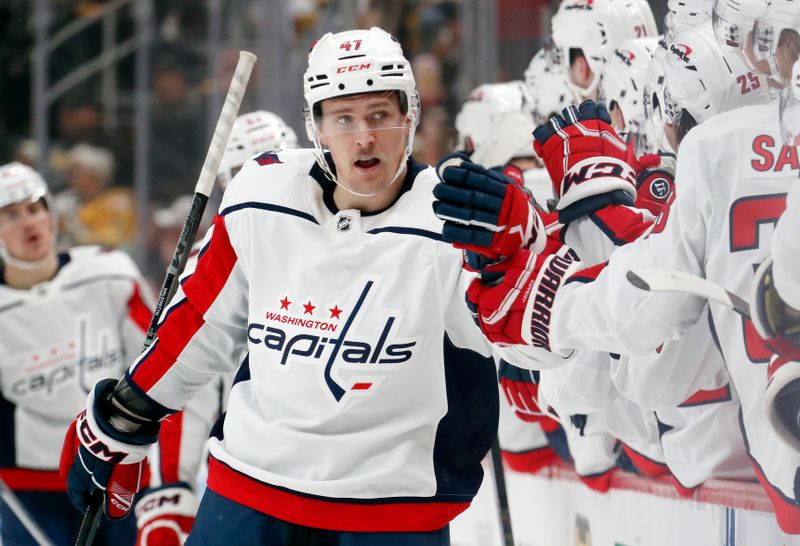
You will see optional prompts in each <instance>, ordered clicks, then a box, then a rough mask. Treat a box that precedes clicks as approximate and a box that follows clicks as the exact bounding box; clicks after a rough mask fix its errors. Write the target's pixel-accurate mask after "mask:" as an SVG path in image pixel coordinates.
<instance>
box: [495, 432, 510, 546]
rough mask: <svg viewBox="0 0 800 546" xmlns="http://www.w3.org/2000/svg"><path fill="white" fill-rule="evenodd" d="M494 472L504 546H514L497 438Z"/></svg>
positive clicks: (504, 477) (501, 458)
mask: <svg viewBox="0 0 800 546" xmlns="http://www.w3.org/2000/svg"><path fill="white" fill-rule="evenodd" d="M492 472H493V473H494V485H495V488H496V489H497V508H498V511H499V514H500V528H501V530H502V532H503V546H514V531H513V529H512V528H511V512H510V511H509V509H508V492H507V491H506V475H505V472H504V471H503V455H502V453H500V444H499V443H498V441H497V438H495V439H494V444H492Z"/></svg>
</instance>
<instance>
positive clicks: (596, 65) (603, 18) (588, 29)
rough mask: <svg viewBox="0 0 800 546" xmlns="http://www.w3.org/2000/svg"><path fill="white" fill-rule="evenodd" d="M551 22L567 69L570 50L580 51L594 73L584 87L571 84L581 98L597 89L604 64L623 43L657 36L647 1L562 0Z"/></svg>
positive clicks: (554, 38) (554, 36)
mask: <svg viewBox="0 0 800 546" xmlns="http://www.w3.org/2000/svg"><path fill="white" fill-rule="evenodd" d="M552 23H553V41H554V42H555V43H556V45H557V46H558V47H559V48H560V49H561V52H562V56H563V59H564V61H563V63H564V66H565V67H569V64H570V63H569V60H570V50H575V49H579V50H581V51H582V52H583V55H584V57H585V58H586V61H587V63H588V64H589V68H591V70H592V72H593V74H594V75H593V78H592V81H591V82H590V83H589V85H588V86H587V87H585V88H582V87H581V86H579V85H577V84H575V83H574V82H572V81H570V85H571V86H572V88H573V93H574V94H575V95H576V96H581V97H586V96H588V95H590V94H591V93H592V92H594V90H595V89H597V85H598V83H599V81H600V73H601V72H602V70H603V65H604V64H605V62H606V60H608V58H609V57H610V56H611V55H612V54H613V52H614V50H615V49H616V48H618V47H619V46H620V45H622V42H624V41H625V40H627V39H629V38H643V37H646V36H656V35H657V34H658V31H657V29H656V22H655V19H654V18H653V12H652V10H651V9H650V5H649V4H648V3H647V1H646V0H563V1H562V2H561V5H560V6H559V7H558V11H557V12H556V14H555V15H554V16H553V21H552Z"/></svg>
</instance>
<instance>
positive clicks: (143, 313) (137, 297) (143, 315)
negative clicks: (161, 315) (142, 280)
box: [128, 282, 153, 332]
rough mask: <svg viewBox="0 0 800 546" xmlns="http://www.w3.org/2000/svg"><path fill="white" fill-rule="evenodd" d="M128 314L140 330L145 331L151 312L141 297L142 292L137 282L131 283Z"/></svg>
mask: <svg viewBox="0 0 800 546" xmlns="http://www.w3.org/2000/svg"><path fill="white" fill-rule="evenodd" d="M128 316H130V318H131V320H132V321H133V322H134V323H135V324H136V326H138V327H139V328H140V329H141V330H142V332H147V329H148V328H149V327H150V319H151V318H152V317H153V312H152V311H151V310H150V308H149V307H147V304H146V303H145V302H144V300H143V299H142V292H141V289H140V288H139V283H138V282H134V283H133V294H131V297H130V299H129V300H128Z"/></svg>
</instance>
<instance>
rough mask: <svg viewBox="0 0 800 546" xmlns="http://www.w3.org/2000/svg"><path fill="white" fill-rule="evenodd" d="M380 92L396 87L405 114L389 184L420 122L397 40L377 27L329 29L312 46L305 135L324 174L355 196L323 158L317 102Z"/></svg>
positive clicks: (416, 99) (408, 68)
mask: <svg viewBox="0 0 800 546" xmlns="http://www.w3.org/2000/svg"><path fill="white" fill-rule="evenodd" d="M380 91H384V92H386V91H396V92H398V94H399V96H400V103H401V107H402V109H403V110H405V114H406V126H405V127H404V128H407V129H408V131H409V133H408V139H407V141H406V147H405V153H404V155H403V156H402V159H401V161H400V164H399V165H398V167H397V171H396V173H395V176H394V178H393V179H392V180H391V181H389V183H388V184H387V186H388V185H391V184H393V183H394V182H395V181H396V180H397V178H398V177H399V175H400V173H401V172H402V171H403V168H404V166H405V161H406V159H408V156H409V155H411V150H412V147H413V144H414V132H415V130H416V127H417V124H418V123H419V115H420V107H419V94H418V93H417V88H416V82H415V81H414V74H413V73H412V72H411V63H409V62H408V60H407V59H406V58H405V57H404V56H403V50H402V48H401V47H400V43H399V42H398V41H397V40H396V39H395V38H393V37H392V36H391V35H390V34H389V33H387V32H386V31H385V30H382V29H380V28H378V27H372V28H371V29H369V30H348V31H345V32H339V33H336V34H333V33H330V32H329V33H327V34H325V35H324V36H323V37H322V38H320V39H319V40H318V41H317V42H315V43H314V45H313V46H311V51H310V52H309V54H308V68H307V69H306V72H305V74H304V75H303V94H304V97H305V103H306V108H305V121H306V131H307V133H308V138H309V140H311V142H313V143H314V148H315V149H316V151H317V162H318V163H319V165H320V167H321V168H322V169H323V171H325V173H326V175H327V176H328V177H329V178H330V179H331V180H332V181H334V182H336V183H337V184H339V185H340V186H342V188H344V189H346V190H347V191H349V192H351V193H356V194H357V195H364V194H358V193H357V192H355V191H354V190H353V189H352V188H348V187H347V186H346V185H344V184H342V183H341V182H340V181H339V180H337V178H336V175H335V174H334V173H333V172H332V170H331V169H330V167H329V166H328V162H327V161H326V160H325V157H324V149H323V146H322V143H321V142H320V135H319V130H318V125H319V121H320V119H318V118H319V116H320V115H321V103H322V101H324V100H326V99H332V98H336V97H343V96H347V95H356V94H360V93H373V92H380ZM370 195H374V194H370Z"/></svg>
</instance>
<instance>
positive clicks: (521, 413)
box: [497, 360, 560, 432]
mask: <svg viewBox="0 0 800 546" xmlns="http://www.w3.org/2000/svg"><path fill="white" fill-rule="evenodd" d="M497 376H498V377H499V378H500V386H501V387H502V388H503V393H504V394H505V396H506V400H508V405H509V406H511V409H513V410H514V414H515V415H516V416H517V417H518V418H519V419H521V420H522V421H525V422H528V423H539V425H540V426H541V427H542V430H544V431H545V432H552V431H554V430H556V429H557V428H558V427H559V426H560V425H559V424H558V422H557V421H554V420H553V419H552V418H550V417H549V416H548V415H546V414H545V413H543V412H542V410H541V409H540V407H539V372H538V371H537V370H526V369H524V368H519V367H517V366H514V365H513V364H509V363H508V362H506V361H505V360H500V369H499V370H498V371H497Z"/></svg>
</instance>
